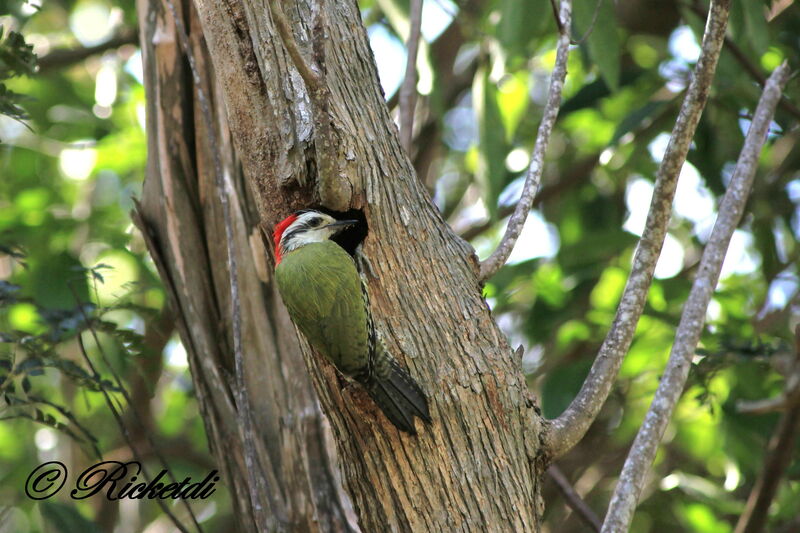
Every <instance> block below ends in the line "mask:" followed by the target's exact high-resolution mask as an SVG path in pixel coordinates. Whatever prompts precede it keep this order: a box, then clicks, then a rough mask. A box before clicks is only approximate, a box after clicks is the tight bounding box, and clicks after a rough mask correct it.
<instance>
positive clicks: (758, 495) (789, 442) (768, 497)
mask: <svg viewBox="0 0 800 533" xmlns="http://www.w3.org/2000/svg"><path fill="white" fill-rule="evenodd" d="M794 335H795V358H794V366H795V372H794V373H793V374H792V376H793V377H795V378H796V376H797V372H798V370H800V325H798V326H797V327H796V328H795V330H794ZM784 396H785V397H786V411H785V412H784V413H783V415H782V416H781V419H780V421H779V422H778V427H777V428H775V433H773V434H772V438H771V439H770V441H769V447H768V448H767V453H766V458H765V460H764V469H763V470H762V471H761V475H760V476H759V478H758V481H757V482H756V484H755V486H754V487H753V490H752V492H750V497H749V498H747V505H746V506H745V508H744V512H743V513H742V515H741V516H740V517H739V522H738V523H737V524H736V529H735V530H734V532H735V533H758V532H760V531H763V530H764V525H765V523H766V521H767V515H768V511H769V506H770V504H771V503H772V500H773V499H774V498H775V493H776V491H777V489H778V483H779V482H780V480H781V478H782V477H783V475H784V473H786V469H787V468H789V465H790V464H791V462H792V453H793V450H794V443H795V440H796V439H797V433H798V429H800V387H798V383H797V379H794V380H792V381H788V380H787V383H786V391H785V392H784Z"/></svg>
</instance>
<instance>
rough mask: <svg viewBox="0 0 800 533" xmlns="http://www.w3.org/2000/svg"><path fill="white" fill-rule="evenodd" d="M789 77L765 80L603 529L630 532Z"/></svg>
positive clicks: (783, 73) (784, 68) (784, 72)
mask: <svg viewBox="0 0 800 533" xmlns="http://www.w3.org/2000/svg"><path fill="white" fill-rule="evenodd" d="M788 80H789V65H788V63H786V62H784V63H783V64H782V65H781V66H779V67H778V68H777V69H775V71H774V72H773V73H772V76H770V78H769V80H767V83H766V87H765V88H764V92H763V93H762V95H761V99H760V101H759V103H758V107H757V108H756V112H755V115H754V118H753V122H752V123H751V124H750V128H749V129H748V131H747V137H746V138H745V141H744V147H743V148H742V151H741V153H740V154H739V160H738V161H737V163H736V169H735V170H734V172H733V177H732V178H731V181H730V185H729V186H728V190H727V191H726V192H725V196H724V197H723V199H722V203H721V204H720V207H719V215H718V216H717V221H716V222H715V223H714V229H713V230H712V232H711V237H710V238H709V240H708V244H707V245H706V247H705V250H703V257H702V259H701V260H700V266H699V268H698V271H697V277H696V278H695V280H694V283H693V284H692V290H691V292H690V293H689V298H688V299H687V301H686V305H685V306H684V308H683V313H682V314H681V320H680V323H679V324H678V330H677V331H676V332H675V342H674V343H673V345H672V351H671V353H670V356H669V361H668V362H667V367H666V368H665V370H664V374H663V375H662V377H661V380H660V382H659V385H658V389H657V390H656V393H655V396H654V398H653V402H652V403H651V404H650V409H649V410H648V411H647V415H645V419H644V422H643V423H642V427H641V428H640V429H639V433H638V434H637V435H636V439H635V440H634V442H633V446H632V447H631V450H630V452H629V453H628V457H627V459H626V460H625V465H624V466H623V467H622V472H621V473H620V477H619V482H618V483H617V487H616V489H615V490H614V494H613V496H612V498H611V502H610V503H609V506H608V513H607V514H606V519H605V521H604V523H603V529H602V531H603V532H604V533H611V532H618V531H627V530H628V528H629V526H630V523H631V521H632V519H633V513H634V510H635V509H636V502H637V500H638V499H639V495H640V494H641V492H642V489H643V487H644V481H645V475H646V474H647V471H648V470H649V469H650V466H651V465H652V463H653V459H654V458H655V455H656V451H657V449H658V444H659V442H660V441H661V437H662V436H663V434H664V431H665V430H666V427H667V424H668V423H669V420H670V418H671V416H672V412H673V410H674V408H675V405H676V404H677V402H678V399H679V398H680V396H681V394H682V392H683V387H684V386H685V384H686V378H687V377H688V375H689V368H690V366H691V362H692V357H693V356H694V353H695V348H696V347H697V343H698V341H699V340H700V334H701V333H702V331H703V325H704V324H705V317H706V310H707V308H708V304H709V302H710V301H711V296H712V294H713V293H714V288H715V287H716V285H717V281H718V280H719V273H720V270H721V269H722V263H723V261H724V260H725V253H726V252H727V250H728V244H729V243H730V240H731V236H732V235H733V232H734V230H735V229H736V226H737V225H738V224H739V221H740V220H741V218H742V213H743V212H744V208H745V204H746V203H747V197H748V196H749V194H750V189H751V187H752V184H753V177H754V176H755V173H756V168H757V166H758V156H759V154H760V153H761V148H762V147H763V146H764V142H765V141H766V137H767V131H768V129H769V124H770V122H771V121H772V117H773V115H774V113H775V107H776V105H777V104H778V100H779V99H780V97H781V93H782V92H783V87H784V86H785V85H786V82H787V81H788Z"/></svg>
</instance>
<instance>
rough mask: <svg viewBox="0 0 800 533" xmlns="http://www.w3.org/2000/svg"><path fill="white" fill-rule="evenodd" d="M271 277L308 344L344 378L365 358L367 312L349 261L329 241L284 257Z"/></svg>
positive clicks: (292, 252) (359, 367) (352, 265)
mask: <svg viewBox="0 0 800 533" xmlns="http://www.w3.org/2000/svg"><path fill="white" fill-rule="evenodd" d="M275 278H276V281H277V283H278V290H279V292H280V294H281V298H283V303H284V304H285V305H286V308H287V309H288V311H289V316H291V317H292V320H293V321H294V323H295V324H296V325H297V327H298V329H299V330H300V331H301V332H302V333H303V335H305V336H306V338H307V339H308V341H309V342H310V343H311V344H312V345H313V346H314V347H315V348H316V349H317V350H318V351H319V352H321V353H322V354H324V355H325V356H327V357H328V358H329V359H330V360H331V362H332V363H333V364H334V365H335V366H336V367H337V368H338V369H339V370H340V371H341V372H343V373H344V374H348V375H352V374H355V373H357V372H358V371H359V370H362V369H363V368H364V366H365V365H366V364H367V361H368V357H369V335H368V331H367V309H366V307H365V303H364V297H363V295H362V292H361V280H360V278H359V276H358V271H357V270H356V267H355V263H354V262H353V259H352V258H351V257H350V256H349V255H348V254H347V252H345V251H344V250H343V249H342V248H341V247H340V246H339V245H338V244H336V243H334V242H332V241H324V242H319V243H312V244H306V245H304V246H301V247H300V248H297V249H296V250H293V251H291V252H288V253H286V254H285V255H284V256H283V258H282V260H281V262H280V263H279V264H278V266H277V267H276V268H275Z"/></svg>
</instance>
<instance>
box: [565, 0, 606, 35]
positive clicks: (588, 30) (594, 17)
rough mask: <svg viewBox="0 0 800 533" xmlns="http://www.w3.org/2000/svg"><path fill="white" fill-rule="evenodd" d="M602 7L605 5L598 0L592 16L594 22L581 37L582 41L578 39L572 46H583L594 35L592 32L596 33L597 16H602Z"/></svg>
mask: <svg viewBox="0 0 800 533" xmlns="http://www.w3.org/2000/svg"><path fill="white" fill-rule="evenodd" d="M602 5H603V0H597V2H596V3H595V5H594V13H593V14H592V21H591V22H589V27H588V28H586V31H585V32H584V34H583V35H582V36H581V38H580V39H578V40H577V41H575V40H573V41H572V42H571V43H570V44H573V45H576V46H578V45H581V44H583V43H584V41H586V39H588V38H589V36H590V35H591V34H592V31H594V26H595V24H597V16H598V15H599V14H600V6H602Z"/></svg>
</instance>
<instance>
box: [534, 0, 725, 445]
mask: <svg viewBox="0 0 800 533" xmlns="http://www.w3.org/2000/svg"><path fill="white" fill-rule="evenodd" d="M730 1H731V0H715V1H714V2H712V5H711V10H710V11H709V15H708V21H707V23H706V30H705V33H704V35H703V44H702V51H701V53H700V57H699V59H698V61H697V65H696V66H695V70H694V76H693V77H692V81H691V83H690V84H689V88H688V90H687V91H686V98H685V99H684V100H683V103H682V104H681V110H680V112H679V113H678V119H677V121H676V122H675V127H674V128H673V130H672V135H671V136H670V140H669V143H668V144H667V149H666V151H665V153H664V157H663V159H662V160H661V165H660V166H659V169H658V173H657V174H656V184H655V189H654V191H653V198H652V200H651V202H650V211H649V212H648V214H647V222H646V223H645V228H644V232H643V233H642V237H641V238H640V239H639V244H638V246H637V248H636V253H635V254H634V258H633V265H632V267H631V273H630V276H629V277H628V281H627V283H626V285H625V290H624V291H623V293H622V298H621V299H620V303H619V306H618V307H617V313H616V316H615V317H614V321H613V322H612V324H611V328H610V329H609V331H608V334H607V335H606V338H605V339H604V340H603V344H602V345H601V346H600V351H599V352H598V354H597V358H596V359H595V361H594V363H593V364H592V368H591V370H590V371H589V375H588V376H587V378H586V380H585V381H584V382H583V385H582V386H581V390H580V391H579V392H578V395H577V396H576V397H575V399H574V400H572V403H570V405H569V407H567V409H566V410H565V411H564V412H563V413H562V414H561V415H560V416H559V417H558V418H556V419H555V420H553V421H551V422H550V429H549V431H547V432H546V433H545V450H546V453H548V454H549V455H550V457H551V458H553V459H555V458H557V457H559V456H561V455H563V454H564V453H566V452H567V451H569V450H570V449H571V448H572V447H573V446H574V445H575V444H577V442H578V441H579V440H580V439H581V438H583V436H584V435H585V434H586V431H587V430H588V429H589V426H591V424H592V422H594V420H595V418H597V415H598V413H599V412H600V408H601V407H602V406H603V404H604V403H605V401H606V398H608V395H609V393H610V392H611V387H612V386H613V384H614V380H615V379H616V377H617V373H618V372H619V368H620V366H621V365H622V359H623V358H624V357H625V354H626V353H627V352H628V349H629V348H630V345H631V342H632V341H633V333H634V331H635V330H636V324H637V323H638V322H639V318H640V317H641V315H642V312H643V311H644V304H645V300H646V299H647V292H648V290H649V288H650V283H651V282H652V281H653V273H654V272H655V268H656V263H657V262H658V256H659V255H660V253H661V247H662V245H663V244H664V238H665V236H666V233H667V226H668V224H669V219H670V215H671V213H672V199H673V198H674V196H675V188H676V187H677V185H678V176H679V175H680V171H681V167H682V166H683V163H684V161H685V160H686V155H687V154H688V152H689V145H690V143H691V141H692V137H693V136H694V132H695V130H696V128H697V124H698V122H699V121H700V115H701V114H702V112H703V108H704V107H705V104H706V101H707V99H708V92H709V88H710V87H711V82H712V80H713V78H714V71H715V69H716V66H717V60H718V59H719V54H720V50H721V49H722V43H723V41H724V37H725V27H726V25H727V21H728V12H729V9H730Z"/></svg>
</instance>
